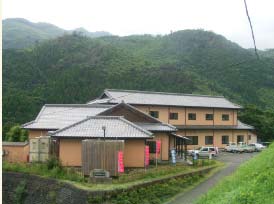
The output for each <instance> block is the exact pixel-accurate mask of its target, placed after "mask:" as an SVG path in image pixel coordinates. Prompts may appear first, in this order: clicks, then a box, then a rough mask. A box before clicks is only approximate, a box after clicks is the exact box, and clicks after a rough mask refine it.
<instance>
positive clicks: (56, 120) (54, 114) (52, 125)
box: [22, 104, 111, 130]
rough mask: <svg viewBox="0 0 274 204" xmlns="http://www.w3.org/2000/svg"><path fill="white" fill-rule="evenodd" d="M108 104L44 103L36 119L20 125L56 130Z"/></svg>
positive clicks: (107, 106)
mask: <svg viewBox="0 0 274 204" xmlns="http://www.w3.org/2000/svg"><path fill="white" fill-rule="evenodd" d="M110 107H111V106H110V105H94V104H93V105H87V104H46V105H44V106H43V108H42V109H41V111H40V113H39V114H38V116H37V117H36V119H35V120H34V121H32V122H29V123H26V124H24V125H22V127H23V128H25V129H46V130H56V129H60V128H64V127H66V126H68V125H71V124H73V123H76V122H78V121H80V120H83V119H85V118H87V117H88V116H94V115H97V114H98V113H100V112H103V111H104V110H106V109H108V108H110Z"/></svg>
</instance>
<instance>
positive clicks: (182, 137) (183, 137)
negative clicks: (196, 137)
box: [171, 133, 191, 141]
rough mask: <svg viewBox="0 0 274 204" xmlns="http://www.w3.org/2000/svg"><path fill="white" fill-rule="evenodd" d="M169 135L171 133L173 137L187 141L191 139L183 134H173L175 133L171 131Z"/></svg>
mask: <svg viewBox="0 0 274 204" xmlns="http://www.w3.org/2000/svg"><path fill="white" fill-rule="evenodd" d="M171 135H173V136H175V137H179V138H181V139H183V140H189V141H191V139H189V138H187V137H185V136H182V135H178V134H175V133H171Z"/></svg>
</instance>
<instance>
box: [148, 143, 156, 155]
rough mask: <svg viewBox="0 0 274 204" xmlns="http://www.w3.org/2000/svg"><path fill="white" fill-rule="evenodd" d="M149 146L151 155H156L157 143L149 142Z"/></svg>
mask: <svg viewBox="0 0 274 204" xmlns="http://www.w3.org/2000/svg"><path fill="white" fill-rule="evenodd" d="M147 145H148V146H149V153H156V141H147Z"/></svg>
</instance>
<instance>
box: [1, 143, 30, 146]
mask: <svg viewBox="0 0 274 204" xmlns="http://www.w3.org/2000/svg"><path fill="white" fill-rule="evenodd" d="M28 144H29V143H28V142H2V146H26V145H28Z"/></svg>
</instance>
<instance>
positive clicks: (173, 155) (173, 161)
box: [171, 149, 176, 164]
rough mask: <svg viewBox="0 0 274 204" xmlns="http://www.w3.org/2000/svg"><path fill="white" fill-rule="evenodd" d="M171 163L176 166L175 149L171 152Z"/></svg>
mask: <svg viewBox="0 0 274 204" xmlns="http://www.w3.org/2000/svg"><path fill="white" fill-rule="evenodd" d="M171 161H172V163H173V164H176V150H175V149H172V150H171Z"/></svg>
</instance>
